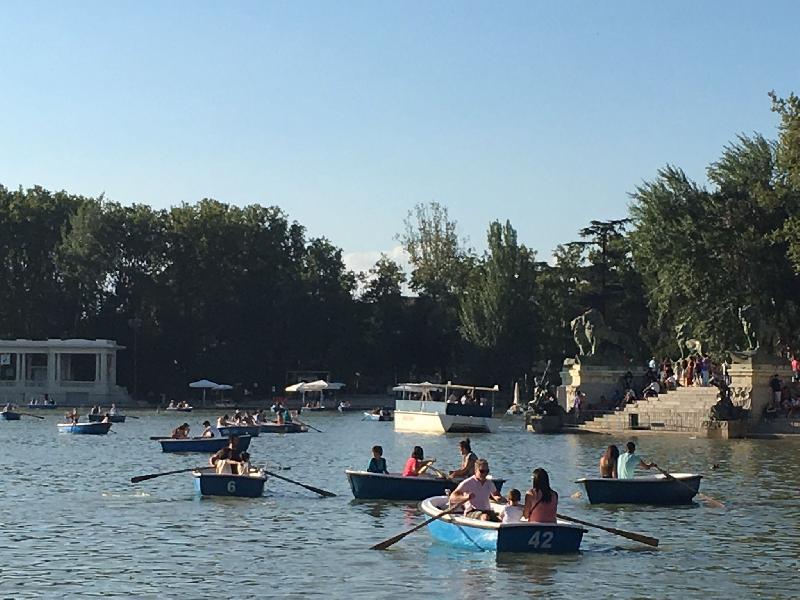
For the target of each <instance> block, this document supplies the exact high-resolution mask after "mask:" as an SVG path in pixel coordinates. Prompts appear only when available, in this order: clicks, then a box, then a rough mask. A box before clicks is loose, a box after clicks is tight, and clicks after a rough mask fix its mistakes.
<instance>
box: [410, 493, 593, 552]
mask: <svg viewBox="0 0 800 600" xmlns="http://www.w3.org/2000/svg"><path fill="white" fill-rule="evenodd" d="M419 506H420V509H421V510H422V512H423V513H425V514H426V515H428V516H429V517H435V516H437V515H439V514H440V513H441V512H442V511H443V510H446V509H447V506H448V504H447V496H436V497H434V498H427V499H426V500H423V501H422V502H421V503H420V505H419ZM493 507H494V508H495V509H500V508H501V506H500V505H493ZM428 531H430V533H431V535H432V536H433V538H434V539H436V540H438V541H440V542H444V543H446V544H449V545H451V546H456V547H458V548H465V549H468V550H479V549H480V550H483V551H491V552H525V553H529V554H572V553H576V552H578V551H579V550H580V547H581V540H582V539H583V534H584V533H585V532H586V530H585V529H584V528H583V527H581V526H580V525H574V524H572V523H568V522H566V521H561V520H558V521H556V522H555V523H533V522H532V523H528V522H527V521H519V522H516V523H494V522H491V521H480V520H478V519H471V518H468V517H465V516H463V515H460V514H457V513H453V514H449V515H445V516H443V517H442V518H440V519H437V520H436V521H433V522H431V523H429V524H428Z"/></svg>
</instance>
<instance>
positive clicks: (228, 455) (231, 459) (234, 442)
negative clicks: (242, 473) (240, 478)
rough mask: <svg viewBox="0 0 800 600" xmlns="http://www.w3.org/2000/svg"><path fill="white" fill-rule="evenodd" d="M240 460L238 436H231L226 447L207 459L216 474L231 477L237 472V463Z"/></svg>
mask: <svg viewBox="0 0 800 600" xmlns="http://www.w3.org/2000/svg"><path fill="white" fill-rule="evenodd" d="M241 460H242V453H241V452H240V451H239V436H236V435H232V436H231V437H230V438H228V445H227V446H225V447H224V448H222V450H220V451H219V452H217V453H216V454H214V455H213V456H211V457H210V458H209V459H208V464H210V465H211V466H212V467H215V468H216V470H217V473H220V474H228V475H233V474H234V470H233V468H232V467H236V471H235V472H236V473H238V472H239V469H238V463H239V462H241Z"/></svg>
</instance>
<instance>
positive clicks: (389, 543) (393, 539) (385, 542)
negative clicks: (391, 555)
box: [370, 531, 410, 550]
mask: <svg viewBox="0 0 800 600" xmlns="http://www.w3.org/2000/svg"><path fill="white" fill-rule="evenodd" d="M409 533H410V532H408V531H404V532H403V533H400V534H397V535H396V536H394V537H391V538H389V539H388V540H383V541H382V542H379V543H377V544H375V545H374V546H372V547H371V548H370V550H386V549H387V548H388V547H389V546H393V545H394V544H396V543H397V542H399V541H400V540H402V539H403V538H404V537H406V536H407V535H408V534H409Z"/></svg>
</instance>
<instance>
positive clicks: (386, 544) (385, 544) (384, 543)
mask: <svg viewBox="0 0 800 600" xmlns="http://www.w3.org/2000/svg"><path fill="white" fill-rule="evenodd" d="M468 501H469V499H467V500H462V501H461V502H459V503H458V504H454V505H453V506H451V507H450V508H448V509H447V510H443V511H442V512H440V513H439V514H438V515H436V516H435V517H431V518H430V519H427V520H425V521H423V522H422V523H420V524H419V525H416V526H414V527H412V528H411V529H409V530H408V531H404V532H403V533H399V534H397V535H396V536H394V537H390V538H389V539H388V540H383V541H382V542H380V543H378V544H375V545H374V546H372V547H371V548H370V549H371V550H386V549H387V548H388V547H389V546H393V545H395V544H396V543H397V542H399V541H400V540H402V539H403V538H404V537H406V536H407V535H411V534H412V533H414V532H415V531H417V530H419V529H422V528H423V527H425V526H426V525H428V524H429V523H433V522H434V521H436V520H437V519H441V518H442V517H443V516H445V515H449V514H450V513H454V512H456V511H457V510H458V509H459V508H461V506H463V505H464V504H466V503H467V502H468Z"/></svg>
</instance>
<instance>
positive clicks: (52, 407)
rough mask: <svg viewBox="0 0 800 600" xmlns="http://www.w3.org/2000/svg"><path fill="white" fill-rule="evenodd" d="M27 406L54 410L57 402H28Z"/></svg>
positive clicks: (34, 408)
mask: <svg viewBox="0 0 800 600" xmlns="http://www.w3.org/2000/svg"><path fill="white" fill-rule="evenodd" d="M28 408H32V409H33V410H54V409H56V408H58V405H57V404H28Z"/></svg>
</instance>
